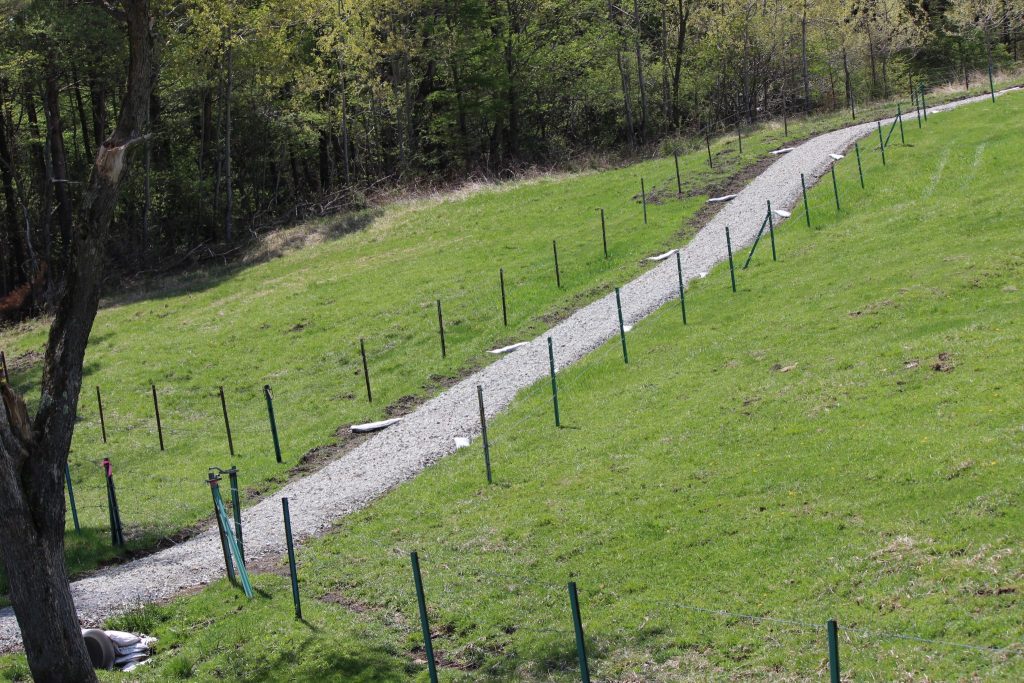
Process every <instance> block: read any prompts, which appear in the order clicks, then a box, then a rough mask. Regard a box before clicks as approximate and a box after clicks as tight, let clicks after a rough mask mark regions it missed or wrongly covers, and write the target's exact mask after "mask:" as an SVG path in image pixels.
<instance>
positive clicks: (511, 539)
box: [5, 94, 1024, 681]
mask: <svg viewBox="0 0 1024 683" xmlns="http://www.w3.org/2000/svg"><path fill="white" fill-rule="evenodd" d="M907 133H908V140H907V142H908V144H907V145H906V146H902V145H899V144H893V145H892V146H891V147H890V149H889V150H888V161H889V164H888V166H886V167H884V168H883V167H882V165H881V160H880V158H879V155H878V151H877V149H874V148H873V147H872V146H871V145H870V142H869V143H867V144H865V145H864V146H863V149H862V151H863V152H865V154H864V160H865V163H864V170H865V176H866V181H867V189H866V190H861V189H860V187H859V183H858V181H857V170H856V162H855V161H854V160H853V159H852V158H850V157H848V158H847V159H846V160H844V161H843V162H841V163H840V164H839V165H838V167H837V171H838V176H839V183H840V192H841V193H842V198H843V212H842V213H841V214H838V215H837V212H836V210H835V205H834V200H833V197H832V188H831V187H830V186H829V185H830V184H822V185H821V186H819V187H817V188H815V189H814V190H813V191H812V192H811V214H812V217H813V223H814V227H813V228H812V229H808V228H807V227H806V226H805V224H804V223H803V215H802V213H799V212H798V213H797V214H795V215H794V218H793V219H792V220H790V221H789V222H787V223H785V224H784V225H783V226H782V227H781V228H780V230H779V232H778V235H777V237H778V246H779V254H780V258H779V262H778V263H772V262H771V260H770V255H769V254H770V252H769V251H767V250H763V251H759V254H758V256H757V258H756V259H755V262H754V264H753V265H752V266H751V269H750V270H748V271H743V272H740V273H739V274H738V280H739V292H738V293H736V294H733V293H732V292H731V291H730V290H729V286H728V279H729V274H728V271H727V269H726V268H722V267H719V268H717V269H716V270H715V271H713V272H712V273H711V274H710V275H709V276H708V277H707V278H706V279H704V280H701V281H699V282H696V283H694V285H693V286H692V288H691V289H689V290H688V293H687V303H688V313H689V319H690V324H689V325H687V326H685V327H684V326H683V325H682V322H681V317H680V312H679V308H678V304H672V305H668V306H666V307H665V308H664V309H663V310H661V311H659V312H658V313H656V314H655V315H653V316H651V317H650V318H649V319H647V320H645V321H643V322H642V323H641V324H639V325H638V326H637V327H636V329H635V330H634V331H633V332H631V333H630V335H629V337H628V338H629V344H630V360H631V363H630V365H628V366H625V365H624V364H623V363H622V357H621V349H620V347H619V342H618V340H617V339H616V340H613V341H611V342H609V343H608V344H606V345H605V346H604V347H603V348H601V349H600V350H598V351H597V352H595V353H594V354H592V355H591V356H589V357H588V358H586V359H584V360H583V361H581V362H580V363H579V364H577V365H576V366H574V367H573V368H570V369H567V370H565V371H563V372H562V373H560V375H559V382H560V386H559V393H560V400H561V408H562V416H563V425H564V426H563V428H562V429H556V428H555V427H554V426H553V423H552V419H551V408H550V396H549V386H548V385H547V383H546V382H540V383H538V385H537V386H535V387H532V388H531V389H529V390H527V391H525V392H523V394H522V395H521V396H520V398H519V399H518V400H517V401H516V403H515V405H514V406H513V407H512V409H511V410H510V411H509V412H508V413H506V414H504V415H502V416H501V417H499V418H498V419H496V420H494V421H493V422H492V424H491V425H490V432H491V436H492V439H493V442H492V446H493V448H492V461H493V465H494V472H495V484H494V485H493V486H487V485H486V483H485V481H484V478H483V471H482V462H481V460H482V458H481V454H480V444H479V443H474V444H473V445H472V446H471V447H470V448H468V449H464V450H462V451H460V452H459V453H457V454H455V455H453V456H451V457H449V458H446V459H445V460H443V461H441V462H440V463H438V464H437V465H435V466H433V467H432V468H430V469H429V470H428V471H426V472H424V473H423V474H422V475H421V476H420V477H418V478H417V479H415V480H413V481H410V482H408V483H406V484H404V485H402V486H401V487H399V488H398V489H396V490H395V491H394V492H392V493H390V494H389V495H388V496H387V497H385V498H383V499H382V500H380V501H378V502H377V503H375V504H374V505H372V506H371V507H369V508H368V509H365V510H363V511H361V512H359V513H356V514H353V515H351V516H350V517H348V518H346V519H344V520H343V521H342V522H340V523H339V525H338V527H337V529H336V531H335V532H334V533H332V534H330V535H328V536H326V537H324V538H323V539H320V540H317V541H314V542H311V543H310V544H309V545H308V546H307V547H306V548H305V549H304V550H303V551H302V552H301V553H300V575H301V584H302V590H303V596H304V611H305V617H306V619H305V621H304V622H297V621H296V620H294V619H293V617H292V614H291V601H290V595H289V591H288V584H287V579H286V578H284V577H282V576H278V575H274V574H265V575H261V576H260V577H259V578H258V580H257V585H258V586H259V587H260V589H261V593H260V595H259V596H258V597H257V598H256V599H255V600H253V601H251V602H249V601H246V600H245V599H244V597H242V596H241V594H240V592H238V591H236V590H233V589H232V588H231V587H230V586H228V585H227V584H226V583H225V582H223V581H222V582H220V583H218V584H216V585H214V586H212V587H210V588H209V589H207V590H205V591H203V592H202V593H200V594H198V595H196V596H193V597H188V598H184V599H181V600H178V601H175V602H174V603H172V604H170V605H167V606H161V607H148V608H146V609H144V610H142V611H140V612H137V613H133V614H130V615H129V616H127V617H124V618H121V619H118V620H115V622H114V625H116V626H120V627H126V628H132V629H134V630H145V631H147V632H152V633H155V635H158V636H159V637H160V638H161V652H162V653H161V654H160V655H159V656H158V658H157V659H156V660H155V661H154V662H153V663H152V664H151V665H149V667H148V668H146V669H143V670H142V674H141V675H142V676H143V677H144V678H145V677H151V678H154V679H156V678H170V679H174V678H179V679H182V678H190V677H191V678H196V679H199V680H205V679H210V678H230V679H237V680H251V681H257V680H283V679H289V680H360V681H391V680H405V679H409V678H415V679H417V680H426V671H425V666H424V662H423V656H422V651H421V650H420V649H419V647H420V645H421V637H420V634H419V626H418V621H417V616H416V606H415V597H414V593H413V587H412V578H411V573H410V568H409V559H408V553H409V552H410V551H412V550H418V551H419V552H420V554H421V562H422V565H423V571H424V582H425V589H426V595H427V602H428V605H429V611H430V616H431V620H432V623H433V630H434V633H435V652H436V653H437V654H438V656H439V658H440V660H441V662H442V664H443V667H442V671H441V677H442V680H446V681H455V680H466V681H470V680H473V681H476V680H536V681H571V680H574V678H575V677H576V676H577V675H578V674H576V673H575V668H574V667H575V648H574V644H573V633H572V624H571V621H570V613H569V607H568V598H567V593H566V588H565V585H566V582H567V581H568V580H570V579H571V580H575V581H576V582H577V583H578V584H579V587H580V597H581V602H582V611H583V620H584V627H585V629H586V631H587V637H588V647H589V651H590V656H591V660H590V661H591V667H592V673H593V674H594V676H595V679H597V680H620V681H660V680H664V681H669V680H672V681H676V680H704V679H707V678H728V679H754V680H779V681H788V680H820V679H823V678H825V677H827V667H826V660H827V656H826V646H825V633H824V623H825V621H826V620H827V619H829V618H836V619H838V620H839V622H840V629H841V643H840V649H841V656H842V661H843V669H844V680H858V681H890V680H974V679H979V680H982V679H983V680H1006V681H1013V680H1020V678H1021V676H1022V675H1024V661H1022V655H1024V653H1022V651H1021V647H1020V645H1019V644H1020V642H1021V639H1022V637H1024V623H1022V620H1021V618H1020V608H1021V606H1020V604H1019V603H1020V600H1019V597H1018V595H1019V591H1020V590H1021V588H1022V586H1021V577H1022V575H1024V557H1022V556H1021V553H1020V552H1019V547H1020V542H1021V536H1022V532H1021V528H1022V521H1024V519H1022V518H1024V514H1022V513H1021V512H1020V510H1021V500H1022V494H1024V488H1022V481H1021V478H1020V474H1019V471H1020V465H1021V457H1020V451H1021V448H1022V446H1024V423H1022V421H1021V417H1020V415H1021V408H1022V404H1024V391H1022V390H1021V387H1020V383H1019V382H1017V381H1015V377H1016V376H1017V375H1018V374H1019V369H1018V361H1017V357H1018V355H1019V353H1020V349H1021V342H1020V339H1021V334H1022V326H1021V321H1020V316H1019V311H1020V306H1021V303H1022V301H1021V297H1022V296H1024V294H1022V291H1021V288H1022V287H1024V283H1022V277H1024V248H1022V239H1024V235H1022V232H1021V226H1022V225H1024V206H1022V205H1021V204H1020V202H1019V201H1017V200H1016V199H1015V198H1016V197H1018V196H1019V193H1020V188H1021V187H1022V186H1024V169H1022V168H1021V165H1020V163H1019V150H1020V145H1021V142H1020V141H1021V139H1022V136H1024V96H1022V95H1019V94H1014V95H1008V96H1006V97H1004V98H1002V99H1000V100H999V102H998V104H996V105H992V104H987V103H986V104H979V105H974V106H971V107H967V108H963V109H960V110H957V111H954V112H948V113H942V114H939V115H937V116H935V117H933V118H932V119H931V120H930V121H929V123H928V124H927V126H926V127H925V129H924V130H923V131H918V130H917V129H916V126H915V127H914V128H908V129H907ZM449 208H450V207H449ZM423 336H424V337H428V336H429V335H428V334H427V333H426V332H424V334H423ZM424 343H426V342H424ZM726 612H727V613H730V614H728V615H727V614H725V613H726ZM738 615H750V616H753V617H757V619H748V618H744V617H742V616H738ZM765 618H767V619H769V620H768V621H765V620H764V619H765ZM772 619H774V620H778V621H771V620H772ZM886 634H903V635H907V636H913V637H915V638H923V639H929V640H935V641H943V642H941V643H940V642H919V641H915V640H908V639H899V638H895V637H892V636H891V635H886ZM956 644H961V645H971V646H977V647H982V648H984V647H999V648H1007V649H1009V650H1010V651H1009V652H1007V651H1000V652H993V651H986V650H977V649H967V648H963V647H958V646H956ZM6 661H7V664H6V667H7V668H6V670H5V671H6V675H7V677H8V678H15V679H16V678H17V677H18V676H19V675H21V674H19V672H23V671H24V668H23V665H22V664H21V663H20V662H19V661H18V660H16V659H10V658H9V659H7V660H6ZM110 678H111V679H112V680H115V679H119V676H116V675H112V676H111V677H110Z"/></svg>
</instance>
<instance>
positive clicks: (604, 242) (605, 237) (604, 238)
mask: <svg viewBox="0 0 1024 683" xmlns="http://www.w3.org/2000/svg"><path fill="white" fill-rule="evenodd" d="M601 244H602V246H604V257H605V258H608V233H607V232H605V229H604V209H601Z"/></svg>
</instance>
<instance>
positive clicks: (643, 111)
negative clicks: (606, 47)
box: [633, 0, 650, 141]
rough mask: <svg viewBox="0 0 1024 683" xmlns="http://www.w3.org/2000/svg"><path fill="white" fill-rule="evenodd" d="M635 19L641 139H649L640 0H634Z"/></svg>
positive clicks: (648, 114) (648, 113)
mask: <svg viewBox="0 0 1024 683" xmlns="http://www.w3.org/2000/svg"><path fill="white" fill-rule="evenodd" d="M633 21H635V22H636V34H635V40H634V43H633V46H634V49H635V51H636V79H637V87H638V88H639V89H640V140H641V141H646V140H647V122H648V120H649V119H650V110H649V107H648V106H647V83H646V80H645V79H644V55H643V50H642V47H641V43H640V0H633Z"/></svg>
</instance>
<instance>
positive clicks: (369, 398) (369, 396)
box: [359, 302, 504, 403]
mask: <svg viewBox="0 0 1024 683" xmlns="http://www.w3.org/2000/svg"><path fill="white" fill-rule="evenodd" d="M503 303H504V302H503ZM359 355H360V356H361V357H362V359H363V380H364V381H365V382H366V402H367V403H373V391H372V390H371V389H370V368H369V366H368V365H367V363H366V342H364V341H363V338H362V337H360V338H359Z"/></svg>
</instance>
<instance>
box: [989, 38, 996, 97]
mask: <svg viewBox="0 0 1024 683" xmlns="http://www.w3.org/2000/svg"><path fill="white" fill-rule="evenodd" d="M988 89H989V92H990V93H992V102H995V101H996V82H995V79H994V78H993V77H992V53H991V51H989V55H988Z"/></svg>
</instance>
